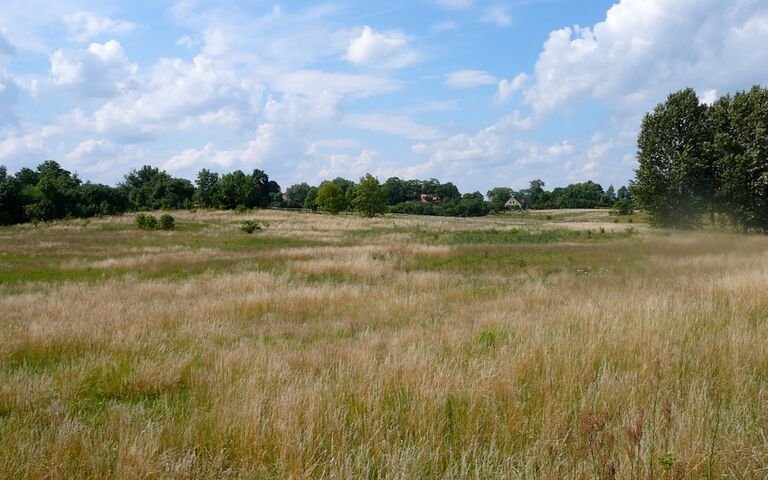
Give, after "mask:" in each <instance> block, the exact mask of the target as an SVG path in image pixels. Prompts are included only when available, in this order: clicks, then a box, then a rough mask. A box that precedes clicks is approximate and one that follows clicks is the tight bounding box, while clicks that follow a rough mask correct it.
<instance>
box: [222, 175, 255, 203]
mask: <svg viewBox="0 0 768 480" xmlns="http://www.w3.org/2000/svg"><path fill="white" fill-rule="evenodd" d="M220 195H221V205H222V206H223V207H224V208H226V209H230V210H232V209H234V208H236V207H237V206H238V205H242V206H244V207H246V208H253V207H254V206H255V205H256V199H255V195H254V192H253V183H252V182H251V179H250V178H249V177H248V176H247V175H246V174H245V173H243V171H242V170H235V171H234V172H231V173H227V174H225V175H222V177H221V181H220Z"/></svg>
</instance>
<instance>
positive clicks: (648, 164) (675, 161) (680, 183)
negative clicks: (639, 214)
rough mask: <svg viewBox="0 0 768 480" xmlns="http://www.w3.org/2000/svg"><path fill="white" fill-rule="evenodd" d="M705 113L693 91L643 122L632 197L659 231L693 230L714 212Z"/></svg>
mask: <svg viewBox="0 0 768 480" xmlns="http://www.w3.org/2000/svg"><path fill="white" fill-rule="evenodd" d="M707 110H708V107H707V106H706V105H704V104H702V103H701V102H700V101H699V98H698V97H697V95H696V92H695V91H694V90H693V89H690V88H689V89H685V90H682V91H680V92H677V93H673V94H672V95H670V96H669V97H668V98H667V101H666V102H665V103H663V104H660V105H658V106H657V107H656V108H655V109H654V111H653V112H652V113H649V114H647V115H646V116H645V118H644V119H643V123H642V126H641V131H640V135H639V137H638V141H637V146H638V151H637V159H638V163H639V166H638V168H637V170H636V180H635V182H634V184H633V195H634V197H635V199H636V200H637V202H638V203H639V204H640V205H641V206H642V207H643V209H644V210H645V211H646V213H647V214H648V216H649V218H650V220H651V222H652V223H653V224H654V225H658V226H668V227H683V228H685V227H694V226H697V225H699V224H700V222H701V214H702V213H703V212H705V211H709V210H710V209H711V208H712V201H713V199H714V192H715V191H716V188H717V187H716V182H717V175H716V171H717V169H716V167H715V164H716V162H715V161H714V159H713V158H712V157H711V155H712V152H711V151H708V149H707V145H709V144H711V143H712V131H711V129H710V128H709V127H708V118H707Z"/></svg>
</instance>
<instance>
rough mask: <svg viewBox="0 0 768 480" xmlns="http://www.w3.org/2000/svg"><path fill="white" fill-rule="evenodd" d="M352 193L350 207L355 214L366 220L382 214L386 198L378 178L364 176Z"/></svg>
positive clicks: (369, 175) (368, 175)
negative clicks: (352, 207) (351, 206)
mask: <svg viewBox="0 0 768 480" xmlns="http://www.w3.org/2000/svg"><path fill="white" fill-rule="evenodd" d="M354 192H355V193H354V198H353V200H352V205H353V206H354V207H355V211H356V212H358V213H360V214H361V215H363V216H364V217H368V218H372V217H375V216H376V215H379V214H382V213H384V210H385V208H386V197H385V196H384V191H383V190H382V188H381V184H380V183H379V179H378V178H376V177H374V176H373V175H371V174H370V173H368V174H366V175H365V176H364V177H363V178H361V179H360V183H358V184H357V186H356V187H355V189H354Z"/></svg>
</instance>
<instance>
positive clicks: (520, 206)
mask: <svg viewBox="0 0 768 480" xmlns="http://www.w3.org/2000/svg"><path fill="white" fill-rule="evenodd" d="M504 206H505V207H507V208H509V209H513V208H515V209H520V210H522V209H523V204H522V203H520V202H519V201H518V200H517V199H516V198H515V197H509V200H507V203H505V204H504Z"/></svg>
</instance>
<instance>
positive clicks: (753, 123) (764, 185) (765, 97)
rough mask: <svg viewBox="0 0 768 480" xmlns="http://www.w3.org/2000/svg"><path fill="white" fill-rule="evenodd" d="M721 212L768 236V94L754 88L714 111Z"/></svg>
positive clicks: (727, 99) (718, 104)
mask: <svg viewBox="0 0 768 480" xmlns="http://www.w3.org/2000/svg"><path fill="white" fill-rule="evenodd" d="M710 121H711V124H712V125H713V128H714V130H715V132H716V133H715V138H714V141H713V145H714V152H715V154H716V156H717V158H718V159H719V160H720V167H721V169H722V171H721V175H722V185H721V187H720V190H719V192H718V200H719V204H720V206H721V209H722V210H723V211H724V213H726V214H727V215H728V216H729V217H730V218H731V219H732V220H733V221H734V223H736V224H737V225H740V226H741V227H742V228H744V229H755V230H760V231H763V232H768V90H766V89H764V88H760V87H757V86H756V87H753V88H752V89H751V90H750V91H748V92H739V93H737V94H736V95H735V96H734V97H733V98H730V97H724V98H721V99H720V100H719V101H718V102H716V103H715V104H714V105H713V107H712V112H711V115H710Z"/></svg>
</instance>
